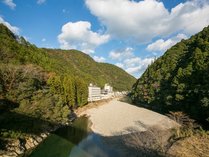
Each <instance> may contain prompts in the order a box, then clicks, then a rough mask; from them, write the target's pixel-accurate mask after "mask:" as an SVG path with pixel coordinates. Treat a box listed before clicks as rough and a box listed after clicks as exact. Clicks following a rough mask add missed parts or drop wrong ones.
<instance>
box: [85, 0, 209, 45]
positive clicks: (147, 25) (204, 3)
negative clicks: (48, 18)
mask: <svg viewBox="0 0 209 157" xmlns="http://www.w3.org/2000/svg"><path fill="white" fill-rule="evenodd" d="M85 3H86V6H87V7H88V8H89V10H90V11H91V13H92V14H93V15H95V16H97V17H98V19H99V20H100V21H101V22H102V24H103V25H104V26H106V28H107V31H108V33H109V34H111V35H113V36H115V37H118V38H123V39H125V40H126V39H131V40H137V42H149V41H151V39H153V38H154V37H159V36H168V35H171V34H173V33H176V32H180V31H181V32H184V33H186V34H194V33H197V32H198V31H200V30H202V28H203V27H205V26H207V25H208V24H209V16H208V15H209V2H208V0H190V1H187V2H185V3H180V4H178V5H177V6H175V7H174V8H171V10H170V11H169V10H168V9H167V8H165V6H164V4H163V2H161V1H159V0H142V1H138V2H137V1H134V0H105V1H104V0H85ZM115 6H117V7H115Z"/></svg>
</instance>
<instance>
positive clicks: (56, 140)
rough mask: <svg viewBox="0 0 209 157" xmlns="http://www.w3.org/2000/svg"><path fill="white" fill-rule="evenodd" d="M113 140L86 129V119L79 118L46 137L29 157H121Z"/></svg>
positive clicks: (119, 150)
mask: <svg viewBox="0 0 209 157" xmlns="http://www.w3.org/2000/svg"><path fill="white" fill-rule="evenodd" d="M112 139H113V138H109V137H108V138H106V137H102V136H100V135H98V134H95V133H93V132H92V131H90V130H89V128H88V119H87V118H86V117H80V118H78V119H77V120H75V121H74V123H73V124H72V125H71V126H68V127H62V128H59V129H58V130H56V131H55V132H53V133H52V134H51V135H50V136H49V137H47V138H46V139H45V140H44V141H43V142H42V143H41V144H40V145H39V146H38V147H37V148H36V149H34V150H33V152H32V153H31V154H30V155H29V157H116V156H122V151H121V149H120V147H118V148H116V144H113V143H112V142H111V141H112Z"/></svg>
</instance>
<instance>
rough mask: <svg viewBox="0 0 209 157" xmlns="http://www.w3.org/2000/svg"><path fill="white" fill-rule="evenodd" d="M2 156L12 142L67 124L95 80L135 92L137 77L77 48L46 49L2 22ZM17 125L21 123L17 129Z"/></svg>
mask: <svg viewBox="0 0 209 157" xmlns="http://www.w3.org/2000/svg"><path fill="white" fill-rule="evenodd" d="M0 43H1V44H0V156H1V150H2V149H5V148H6V147H7V146H6V145H7V144H8V143H9V142H8V141H11V140H13V139H24V140H25V139H26V137H27V136H29V137H30V136H34V135H40V133H42V132H47V131H50V130H52V129H53V128H54V127H55V126H57V125H60V124H63V123H66V122H67V121H68V117H69V115H70V112H71V109H73V108H76V107H78V106H82V105H85V104H86V103H87V97H88V88H87V87H88V84H89V83H90V82H92V83H95V84H97V85H99V86H104V84H105V83H110V84H111V85H112V86H113V87H114V89H115V90H119V91H122V90H130V89H131V86H132V84H133V83H134V82H135V78H134V77H132V76H131V75H129V74H128V73H126V72H125V71H124V70H122V69H120V68H118V67H116V66H114V65H111V64H106V63H97V62H95V61H94V60H93V59H92V58H91V57H90V56H88V55H86V54H84V53H82V52H80V51H77V50H57V49H54V50H53V49H40V48H37V47H36V46H35V45H33V44H31V43H29V42H28V41H26V40H25V39H24V38H22V37H18V36H16V35H14V34H13V33H12V32H11V31H10V30H9V29H8V28H7V27H5V26H4V25H3V24H0ZM14 124H15V125H14Z"/></svg>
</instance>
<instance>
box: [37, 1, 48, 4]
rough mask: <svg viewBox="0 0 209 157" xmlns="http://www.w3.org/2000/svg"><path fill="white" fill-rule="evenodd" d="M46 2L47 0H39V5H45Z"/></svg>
mask: <svg viewBox="0 0 209 157" xmlns="http://www.w3.org/2000/svg"><path fill="white" fill-rule="evenodd" d="M45 2H46V0H37V4H43V3H45Z"/></svg>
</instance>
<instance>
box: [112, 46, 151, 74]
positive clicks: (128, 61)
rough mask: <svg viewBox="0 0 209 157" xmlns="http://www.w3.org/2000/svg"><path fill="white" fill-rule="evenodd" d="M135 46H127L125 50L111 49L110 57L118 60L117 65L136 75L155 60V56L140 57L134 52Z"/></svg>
mask: <svg viewBox="0 0 209 157" xmlns="http://www.w3.org/2000/svg"><path fill="white" fill-rule="evenodd" d="M133 50H134V49H133V48H131V47H127V48H126V49H124V50H123V51H115V50H113V51H111V52H110V53H109V57H110V58H111V59H114V60H118V61H119V62H117V63H116V64H115V65H116V66H118V67H120V68H123V69H124V70H125V71H126V72H128V73H129V74H131V75H134V76H137V77H138V76H140V75H141V74H142V73H143V72H144V70H145V69H146V68H147V66H148V65H149V64H150V63H151V62H152V61H154V58H153V57H147V58H140V57H136V56H135V55H134V53H133Z"/></svg>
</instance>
